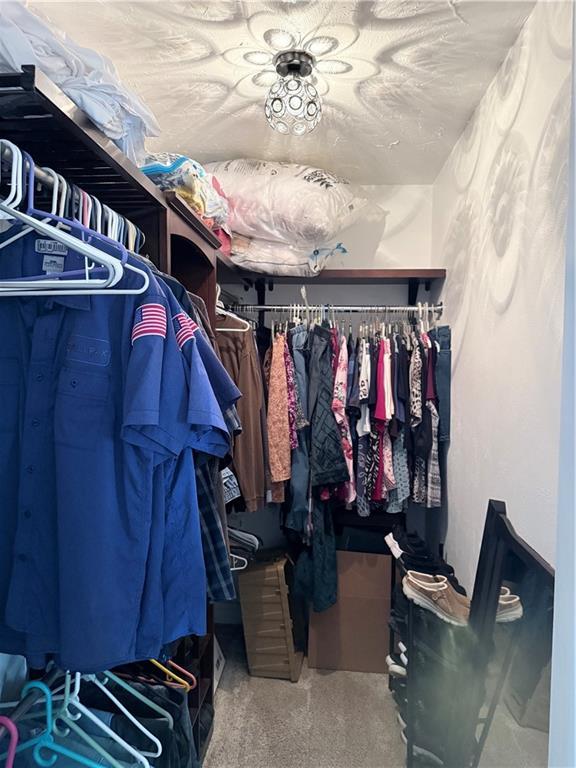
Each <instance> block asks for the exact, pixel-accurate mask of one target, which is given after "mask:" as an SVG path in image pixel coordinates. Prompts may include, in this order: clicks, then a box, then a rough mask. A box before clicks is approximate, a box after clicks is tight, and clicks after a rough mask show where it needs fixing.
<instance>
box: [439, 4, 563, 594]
mask: <svg viewBox="0 0 576 768" xmlns="http://www.w3.org/2000/svg"><path fill="white" fill-rule="evenodd" d="M570 13H571V4H570V3H568V2H565V3H555V2H542V3H539V4H538V5H537V6H536V7H535V9H534V11H533V13H532V16H531V17H530V19H529V20H528V22H527V24H526V26H525V28H524V30H523V32H522V33H521V35H520V37H519V38H518V40H517V42H516V44H515V45H514V47H513V48H512V49H511V51H510V53H509V55H508V57H507V59H506V60H505V61H504V63H503V65H502V67H501V69H500V71H499V72H498V74H497V76H496V77H495V79H494V81H493V82H492V84H491V85H490V87H489V88H488V90H487V92H486V94H485V96H484V98H483V99H482V102H481V103H480V105H479V107H478V109H477V110H476V113H475V114H474V116H473V119H472V120H471V122H470V124H469V125H468V127H467V129H466V131H465V132H464V134H463V135H462V137H461V138H460V140H459V142H458V144H457V145H456V147H455V148H454V150H453V152H452V154H451V155H450V157H449V159H448V161H447V162H446V164H445V166H444V168H443V170H442V171H441V173H440V175H439V177H438V178H437V181H436V183H435V185H434V189H433V220H432V259H433V266H442V267H446V269H447V270H448V277H447V280H446V283H445V286H444V290H443V292H442V297H443V298H444V300H445V301H446V305H447V313H446V318H447V320H448V321H449V322H450V324H451V325H452V333H453V339H452V350H453V352H452V355H453V358H452V365H453V373H452V376H453V380H452V398H453V399H452V414H453V415H452V419H453V421H452V440H451V445H450V450H449V459H448V498H449V510H448V521H449V522H448V537H447V552H448V556H449V558H450V560H451V562H452V563H453V564H454V566H455V568H456V572H457V573H458V575H459V577H461V578H462V580H463V581H464V582H465V584H466V586H470V585H471V583H472V579H473V573H474V570H475V568H476V561H477V556H478V551H479V547H480V538H481V534H482V525H483V520H484V514H485V510H486V502H487V499H488V498H490V497H492V498H496V499H503V500H505V501H506V502H507V506H508V513H509V516H510V518H511V520H512V522H513V523H514V526H515V527H516V530H517V531H518V533H519V534H520V536H523V537H524V538H525V539H526V540H527V541H528V542H529V543H530V544H531V545H532V546H533V547H534V548H535V549H536V550H537V551H538V552H539V553H540V554H541V555H542V556H543V557H544V558H546V560H548V561H549V562H551V563H554V554H555V553H554V545H555V535H556V530H555V521H556V503H557V490H556V489H557V471H558V453H559V424H560V402H559V399H560V378H561V370H560V368H561V340H562V319H563V317H562V312H563V290H564V244H563V237H564V226H565V215H566V208H567V182H566V179H567V163H568V138H569V95H570V90H569V89H570V84H569V78H570V56H571V51H570V31H571V20H570Z"/></svg>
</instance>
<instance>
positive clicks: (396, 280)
mask: <svg viewBox="0 0 576 768" xmlns="http://www.w3.org/2000/svg"><path fill="white" fill-rule="evenodd" d="M445 277H446V270H445V269H325V270H324V271H323V272H320V274H319V275H316V277H293V276H278V275H263V274H262V273H260V272H249V271H247V270H243V269H237V268H235V267H231V266H229V265H228V264H225V263H224V262H223V261H222V260H219V263H218V280H219V282H221V283H242V282H244V281H251V282H253V283H255V282H257V281H262V280H263V281H265V282H273V283H278V285H282V284H290V283H296V284H301V283H307V284H310V285H314V284H315V283H317V284H318V285H336V284H338V283H349V282H354V283H356V284H366V285H368V284H370V283H389V284H397V285H402V284H404V283H407V282H409V281H410V280H418V281H420V282H428V281H432V280H443V279H444V278H445Z"/></svg>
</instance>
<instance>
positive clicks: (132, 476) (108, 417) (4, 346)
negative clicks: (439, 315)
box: [0, 233, 201, 671]
mask: <svg viewBox="0 0 576 768" xmlns="http://www.w3.org/2000/svg"><path fill="white" fill-rule="evenodd" d="M9 234H10V233H7V234H5V235H4V236H3V237H4V238H5V237H8V236H9ZM42 239H43V238H41V237H39V236H38V235H37V234H36V233H31V234H29V235H27V236H25V237H23V238H21V239H20V240H18V241H16V242H15V243H13V244H12V245H10V246H9V247H8V248H6V249H5V250H0V276H1V277H2V278H17V277H20V276H26V275H36V274H42V265H43V256H42V253H41V252H40V253H38V251H39V250H40V251H41V250H42V249H41V248H39V247H38V242H37V241H39V240H42ZM1 241H2V236H0V242H1ZM83 263H84V260H83V259H78V258H77V257H76V256H75V255H74V254H72V253H69V254H68V255H67V256H66V258H65V262H64V269H65V270H68V269H78V268H79V267H81V266H82V265H83ZM141 282H142V279H141V277H139V276H136V275H133V273H131V272H129V271H125V275H124V278H123V282H122V287H135V286H136V285H140V284H141ZM163 318H164V320H163ZM170 319H171V316H170V308H169V305H168V303H167V301H166V297H165V295H164V293H163V291H162V289H161V288H160V286H159V285H158V283H157V281H156V280H155V279H154V278H153V277H152V276H150V286H149V288H148V290H147V291H146V293H145V294H142V295H128V296H126V295H124V296H113V295H98V296H89V295H81V296H50V297H46V298H42V297H30V298H20V297H17V298H10V297H1V296H0V323H1V327H2V340H1V342H0V398H1V403H2V408H1V410H0V509H1V510H2V515H1V516H0V622H1V623H0V650H3V651H6V652H9V653H22V654H23V655H26V656H28V658H29V660H30V662H31V664H32V665H35V664H36V665H38V664H39V663H43V659H42V655H43V654H55V655H56V657H57V661H58V663H59V664H60V666H62V667H64V668H68V669H72V670H79V671H96V670H100V669H104V668H107V667H111V666H115V665H118V664H122V663H126V662H129V661H133V660H135V659H136V658H140V657H139V656H138V654H137V650H136V649H137V635H138V627H139V621H140V613H141V600H142V595H143V590H144V582H145V578H146V568H147V559H148V555H149V548H150V532H151V523H152V517H153V513H154V509H153V502H154V498H155V497H154V493H153V482H154V473H155V470H156V469H157V467H158V466H160V465H161V464H162V463H163V462H165V461H167V460H168V461H169V460H170V459H175V458H176V457H177V456H178V455H179V454H180V453H181V452H182V451H183V450H184V448H185V446H186V445H188V444H189V442H190V424H189V421H188V400H189V398H188V386H187V374H186V371H185V367H184V365H183V359H182V353H181V350H180V348H179V346H178V343H177V341H176V337H175V333H174V329H173V324H172V323H171V322H170ZM196 556H197V557H201V552H197V553H196Z"/></svg>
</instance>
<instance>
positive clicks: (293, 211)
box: [206, 160, 367, 246]
mask: <svg viewBox="0 0 576 768" xmlns="http://www.w3.org/2000/svg"><path fill="white" fill-rule="evenodd" d="M206 168H207V170H210V171H211V172H212V173H214V174H215V175H216V176H217V177H218V179H219V181H220V183H221V184H222V186H223V187H224V189H225V190H226V196H227V197H228V201H229V203H230V227H231V229H232V230H233V231H234V232H237V233H238V234H240V235H245V236H246V237H252V238H260V239H263V240H268V241H276V242H281V243H287V244H289V245H297V246H305V245H307V246H310V245H312V246H314V245H320V244H325V243H328V242H331V241H333V240H334V238H335V237H336V235H337V234H338V232H339V231H340V230H342V229H344V228H345V227H347V226H349V225H350V224H352V223H353V222H354V221H355V220H356V218H357V217H358V215H359V213H360V211H361V209H362V208H363V207H364V205H365V204H366V202H367V201H366V200H365V199H362V198H359V197H356V196H355V194H354V192H353V190H352V187H351V186H350V184H349V183H348V182H347V181H346V180H345V179H341V178H339V177H338V176H334V175H333V174H331V173H328V172H327V171H323V170H321V169H320V168H312V167H310V166H306V165H293V164H291V163H276V162H267V161H263V160H230V161H225V162H219V163H209V164H207V165H206Z"/></svg>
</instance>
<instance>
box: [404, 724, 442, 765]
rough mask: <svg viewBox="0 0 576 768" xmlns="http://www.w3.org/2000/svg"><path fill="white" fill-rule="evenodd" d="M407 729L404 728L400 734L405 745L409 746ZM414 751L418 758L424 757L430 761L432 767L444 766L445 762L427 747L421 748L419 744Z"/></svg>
mask: <svg viewBox="0 0 576 768" xmlns="http://www.w3.org/2000/svg"><path fill="white" fill-rule="evenodd" d="M406 731H407V729H406V728H403V729H402V732H401V733H400V738H401V739H402V741H403V742H404V744H406V745H408V735H407V733H406ZM412 749H413V750H414V755H415V756H416V757H424V758H426V760H428V761H429V764H430V765H438V766H443V765H444V762H443V761H442V760H441V759H440V758H439V757H438V755H435V754H434V752H431V751H430V750H429V749H426V748H425V747H420V746H418V745H417V744H414V745H413V747H412Z"/></svg>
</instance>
